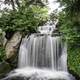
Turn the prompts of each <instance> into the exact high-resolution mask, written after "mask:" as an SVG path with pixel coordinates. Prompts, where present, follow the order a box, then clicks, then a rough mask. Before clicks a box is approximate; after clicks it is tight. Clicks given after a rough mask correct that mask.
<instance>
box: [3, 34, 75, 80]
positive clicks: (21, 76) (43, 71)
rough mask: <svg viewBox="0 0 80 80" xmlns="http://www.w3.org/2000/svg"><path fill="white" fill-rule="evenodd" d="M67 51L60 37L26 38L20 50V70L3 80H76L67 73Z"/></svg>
mask: <svg viewBox="0 0 80 80" xmlns="http://www.w3.org/2000/svg"><path fill="white" fill-rule="evenodd" d="M66 49H67V48H66V44H65V43H63V41H62V38H61V37H60V36H51V35H49V34H38V33H36V34H32V35H31V36H29V37H27V36H26V37H25V38H24V39H23V40H22V43H21V46H20V50H19V60H18V61H19V62H18V69H16V70H14V71H12V72H10V73H9V75H8V76H7V77H6V78H4V79H2V80H51V79H52V80H75V79H74V77H72V75H70V74H69V73H68V72H67V50H66Z"/></svg>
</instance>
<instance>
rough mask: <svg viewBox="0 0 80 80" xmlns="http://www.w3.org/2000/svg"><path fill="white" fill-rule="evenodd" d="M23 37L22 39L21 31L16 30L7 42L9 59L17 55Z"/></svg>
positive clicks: (6, 49)
mask: <svg viewBox="0 0 80 80" xmlns="http://www.w3.org/2000/svg"><path fill="white" fill-rule="evenodd" d="M21 39H22V34H21V33H20V32H16V33H15V34H14V35H13V36H12V38H11V39H10V40H9V41H8V42H7V44H6V48H5V51H6V57H7V59H9V58H11V57H12V56H14V55H15V53H16V52H17V49H18V47H19V44H20V42H21Z"/></svg>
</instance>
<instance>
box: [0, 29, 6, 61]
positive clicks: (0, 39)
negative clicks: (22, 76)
mask: <svg viewBox="0 0 80 80" xmlns="http://www.w3.org/2000/svg"><path fill="white" fill-rule="evenodd" d="M3 34H4V33H3V31H2V30H1V29H0V62H1V61H3V60H4V58H5V49H4V47H3Z"/></svg>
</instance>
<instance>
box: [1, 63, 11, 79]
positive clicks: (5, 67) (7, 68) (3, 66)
mask: <svg viewBox="0 0 80 80" xmlns="http://www.w3.org/2000/svg"><path fill="white" fill-rule="evenodd" d="M10 70H11V67H10V65H9V64H8V63H7V62H1V63H0V78H2V77H4V76H5V75H6V74H7V73H8V72H9V71H10Z"/></svg>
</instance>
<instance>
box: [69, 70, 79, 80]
mask: <svg viewBox="0 0 80 80" xmlns="http://www.w3.org/2000/svg"><path fill="white" fill-rule="evenodd" d="M69 73H70V74H72V75H73V76H74V77H75V78H76V80H80V75H79V74H76V73H75V72H74V71H73V70H69Z"/></svg>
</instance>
